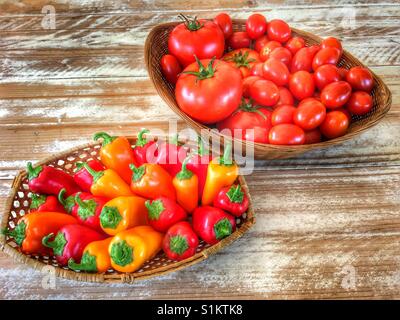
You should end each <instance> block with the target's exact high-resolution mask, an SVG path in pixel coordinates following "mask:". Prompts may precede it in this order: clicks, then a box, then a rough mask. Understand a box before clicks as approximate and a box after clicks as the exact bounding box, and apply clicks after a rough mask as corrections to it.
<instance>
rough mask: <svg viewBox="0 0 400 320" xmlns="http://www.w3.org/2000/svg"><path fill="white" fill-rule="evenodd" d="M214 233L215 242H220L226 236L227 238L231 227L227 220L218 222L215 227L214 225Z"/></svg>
mask: <svg viewBox="0 0 400 320" xmlns="http://www.w3.org/2000/svg"><path fill="white" fill-rule="evenodd" d="M214 232H215V237H216V238H217V240H221V239H223V238H225V237H227V236H229V235H230V234H231V233H232V225H231V223H230V221H229V220H228V218H223V219H221V220H219V221H218V222H217V223H216V224H215V225H214Z"/></svg>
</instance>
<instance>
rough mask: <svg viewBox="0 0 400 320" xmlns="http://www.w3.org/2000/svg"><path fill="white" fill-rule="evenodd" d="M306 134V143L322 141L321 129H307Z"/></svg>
mask: <svg viewBox="0 0 400 320" xmlns="http://www.w3.org/2000/svg"><path fill="white" fill-rule="evenodd" d="M305 135H306V139H305V141H304V144H313V143H318V142H321V132H320V131H319V129H314V130H311V131H306V132H305Z"/></svg>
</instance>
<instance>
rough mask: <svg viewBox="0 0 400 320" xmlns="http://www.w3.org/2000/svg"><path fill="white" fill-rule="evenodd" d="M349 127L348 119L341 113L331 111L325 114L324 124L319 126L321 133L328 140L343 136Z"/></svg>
mask: <svg viewBox="0 0 400 320" xmlns="http://www.w3.org/2000/svg"><path fill="white" fill-rule="evenodd" d="M348 127H349V119H347V116H346V115H345V114H344V113H343V112H341V111H337V110H335V111H331V112H328V113H327V114H326V117H325V120H324V122H322V124H321V125H320V127H319V129H320V131H321V133H322V134H323V135H324V136H325V137H327V138H328V139H334V138H337V137H340V136H343V135H344V134H345V133H346V132H347V129H348Z"/></svg>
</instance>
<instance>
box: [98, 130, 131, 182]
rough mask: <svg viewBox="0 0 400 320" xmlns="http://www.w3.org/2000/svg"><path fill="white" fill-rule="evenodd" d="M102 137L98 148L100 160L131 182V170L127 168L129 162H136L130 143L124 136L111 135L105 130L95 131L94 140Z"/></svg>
mask: <svg viewBox="0 0 400 320" xmlns="http://www.w3.org/2000/svg"><path fill="white" fill-rule="evenodd" d="M100 138H102V139H103V142H102V147H101V149H100V159H101V162H102V163H103V164H104V165H105V166H106V167H107V168H108V169H113V170H114V171H115V172H116V173H118V175H119V176H120V177H121V178H122V179H124V181H125V182H126V183H130V182H131V177H132V171H131V170H130V169H129V165H130V164H131V163H134V164H135V163H136V160H135V155H134V152H133V149H132V146H131V144H130V143H129V141H128V139H127V138H125V137H113V136H110V135H109V134H107V133H105V132H97V133H96V134H95V135H94V136H93V139H94V140H98V139H100Z"/></svg>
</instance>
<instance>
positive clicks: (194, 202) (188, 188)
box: [172, 158, 199, 213]
mask: <svg viewBox="0 0 400 320" xmlns="http://www.w3.org/2000/svg"><path fill="white" fill-rule="evenodd" d="M189 159H190V158H186V159H185V161H183V163H182V170H181V171H179V172H178V173H177V175H176V176H175V177H174V179H173V180H172V184H173V185H174V187H175V190H176V201H177V202H178V204H179V205H180V206H182V208H183V209H185V210H186V212H189V213H190V212H192V211H193V210H194V209H196V208H197V206H198V204H199V192H198V191H199V179H198V178H197V176H196V175H195V174H194V173H193V172H191V171H189V170H188V169H187V168H186V164H187V161H188V160H189Z"/></svg>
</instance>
